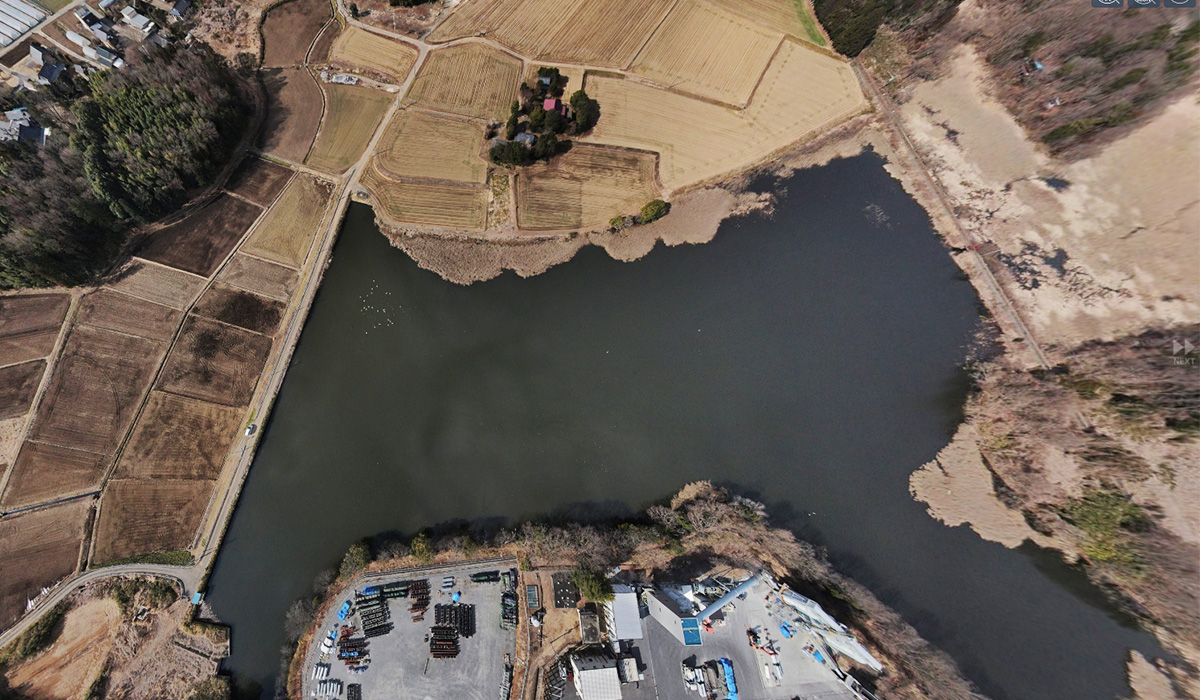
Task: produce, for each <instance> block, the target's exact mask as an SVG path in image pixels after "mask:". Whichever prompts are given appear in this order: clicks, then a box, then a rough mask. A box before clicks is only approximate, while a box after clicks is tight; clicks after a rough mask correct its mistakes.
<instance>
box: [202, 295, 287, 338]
mask: <svg viewBox="0 0 1200 700" xmlns="http://www.w3.org/2000/svg"><path fill="white" fill-rule="evenodd" d="M284 308H285V305H284V304H283V303H282V302H279V301H276V300H274V299H267V298H266V297H260V296H258V295H257V294H252V293H250V292H246V291H242V290H240V289H234V288H232V287H226V286H224V285H221V284H216V285H213V287H212V288H211V289H209V290H208V291H207V292H206V293H205V294H204V296H203V297H200V301H199V302H198V303H197V304H196V308H195V309H194V312H195V314H196V315H197V316H204V317H206V318H212V319H216V320H218V321H222V322H224V323H228V324H230V325H233V326H237V327H239V328H245V329H246V330H248V331H254V332H255V333H262V334H263V335H274V334H275V329H276V328H278V327H279V320H280V319H281V318H282V317H283V310H284Z"/></svg>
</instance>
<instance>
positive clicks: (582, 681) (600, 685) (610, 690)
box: [571, 653, 621, 700]
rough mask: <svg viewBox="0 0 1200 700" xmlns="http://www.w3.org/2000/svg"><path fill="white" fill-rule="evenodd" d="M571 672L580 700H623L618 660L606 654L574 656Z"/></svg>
mask: <svg viewBox="0 0 1200 700" xmlns="http://www.w3.org/2000/svg"><path fill="white" fill-rule="evenodd" d="M571 670H572V671H574V674H575V692H577V693H579V698H580V700H621V677H620V676H619V675H618V674H617V660H616V659H614V658H612V657H611V656H607V655H605V654H596V653H582V654H572V655H571Z"/></svg>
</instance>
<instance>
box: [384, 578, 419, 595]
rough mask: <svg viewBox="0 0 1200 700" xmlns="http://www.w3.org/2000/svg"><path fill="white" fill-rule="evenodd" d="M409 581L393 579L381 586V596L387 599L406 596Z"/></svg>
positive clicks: (410, 583) (409, 584)
mask: <svg viewBox="0 0 1200 700" xmlns="http://www.w3.org/2000/svg"><path fill="white" fill-rule="evenodd" d="M411 585H412V582H411V581H393V582H392V583H388V584H385V585H384V586H383V597H384V598H387V599H389V600H391V599H393V598H407V597H408V590H409V587H410V586H411Z"/></svg>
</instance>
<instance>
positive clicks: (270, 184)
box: [225, 156, 293, 207]
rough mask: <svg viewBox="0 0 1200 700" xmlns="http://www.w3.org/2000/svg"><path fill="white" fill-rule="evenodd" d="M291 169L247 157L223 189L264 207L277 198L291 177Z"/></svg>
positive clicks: (261, 159) (262, 159)
mask: <svg viewBox="0 0 1200 700" xmlns="http://www.w3.org/2000/svg"><path fill="white" fill-rule="evenodd" d="M292 172H293V171H292V169H291V168H288V167H285V166H282V165H280V164H278V163H273V162H271V161H269V160H266V159H264V158H255V157H254V156H247V157H246V159H245V160H243V161H242V164H241V165H239V166H238V169H237V170H236V171H234V173H233V176H232V177H230V178H229V182H227V183H225V189H226V190H229V191H230V192H233V193H234V194H236V195H240V196H242V197H245V198H246V199H248V200H250V201H251V202H254V203H255V204H259V205H261V206H264V207H269V206H271V202H274V201H275V198H276V197H278V196H279V193H280V192H282V191H283V188H284V187H286V186H287V182H288V179H289V178H290V177H291V176H292Z"/></svg>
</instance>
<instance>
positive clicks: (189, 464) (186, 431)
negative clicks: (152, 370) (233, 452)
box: [113, 391, 242, 479]
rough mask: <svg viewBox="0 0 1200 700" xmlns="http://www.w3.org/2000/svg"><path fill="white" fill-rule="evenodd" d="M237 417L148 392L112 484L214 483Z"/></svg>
mask: <svg viewBox="0 0 1200 700" xmlns="http://www.w3.org/2000/svg"><path fill="white" fill-rule="evenodd" d="M241 416H242V411H241V410H240V409H237V408H230V407H228V406H221V405H219V404H214V403H205V402H203V401H196V400H194V399H186V398H183V397H182V396H175V395H174V394H167V393H164V392H161V391H152V392H150V398H149V400H147V402H146V408H145V409H144V410H143V411H142V415H141V418H140V419H139V420H138V422H137V425H135V426H134V428H133V434H132V436H130V438H129V443H128V444H127V445H126V446H125V450H124V451H123V452H122V453H121V461H120V462H119V463H118V464H117V471H116V473H115V474H114V475H113V476H114V478H118V479H134V478H140V479H216V478H217V476H218V475H220V473H221V467H222V465H224V463H225V457H226V455H227V454H228V452H229V446H230V445H232V444H233V441H234V439H235V438H236V437H237V434H238V429H239V427H240V425H241Z"/></svg>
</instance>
